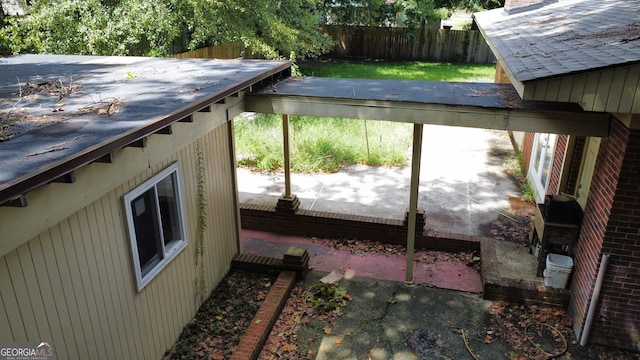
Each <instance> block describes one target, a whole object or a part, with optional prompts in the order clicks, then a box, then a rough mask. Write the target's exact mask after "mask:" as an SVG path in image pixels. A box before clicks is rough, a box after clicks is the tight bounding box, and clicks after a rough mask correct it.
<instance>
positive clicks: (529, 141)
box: [522, 133, 536, 174]
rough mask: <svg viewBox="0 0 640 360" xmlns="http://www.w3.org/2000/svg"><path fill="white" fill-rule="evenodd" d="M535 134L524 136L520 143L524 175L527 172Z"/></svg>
mask: <svg viewBox="0 0 640 360" xmlns="http://www.w3.org/2000/svg"><path fill="white" fill-rule="evenodd" d="M535 135H536V134H535V133H526V134H524V141H523V142H522V162H523V163H524V173H525V174H527V173H528V172H529V163H530V162H531V151H532V150H533V140H534V138H535Z"/></svg>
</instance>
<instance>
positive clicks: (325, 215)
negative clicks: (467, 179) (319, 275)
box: [240, 203, 480, 252]
mask: <svg viewBox="0 0 640 360" xmlns="http://www.w3.org/2000/svg"><path fill="white" fill-rule="evenodd" d="M240 218H241V219H240V222H241V224H242V228H243V229H250V230H256V231H265V232H272V233H277V234H282V235H293V236H305V237H327V238H333V239H367V240H370V241H380V242H381V243H383V244H396V245H404V244H405V243H406V241H407V231H408V226H407V221H406V219H404V220H402V219H390V218H381V217H375V216H361V215H351V214H339V213H331V212H324V211H315V210H302V209H297V210H295V211H294V212H279V211H277V210H276V207H275V206H270V205H254V204H248V203H241V204H240ZM424 228H425V213H424V211H418V213H417V218H416V236H415V246H416V248H418V249H427V250H436V251H449V252H457V251H480V237H478V236H468V235H464V234H454V233H443V232H438V231H434V230H425V229H424ZM443 239H446V241H442V240H443Z"/></svg>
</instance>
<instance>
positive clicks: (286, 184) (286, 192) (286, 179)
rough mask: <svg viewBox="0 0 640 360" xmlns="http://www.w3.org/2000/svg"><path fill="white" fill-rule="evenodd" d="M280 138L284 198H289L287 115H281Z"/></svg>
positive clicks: (289, 173)
mask: <svg viewBox="0 0 640 360" xmlns="http://www.w3.org/2000/svg"><path fill="white" fill-rule="evenodd" d="M282 137H283V140H284V141H283V144H284V197H285V198H290V197H291V158H290V154H289V115H288V114H283V115H282Z"/></svg>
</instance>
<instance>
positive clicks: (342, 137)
mask: <svg viewBox="0 0 640 360" xmlns="http://www.w3.org/2000/svg"><path fill="white" fill-rule="evenodd" d="M300 70H301V71H302V73H303V74H304V75H305V76H312V75H313V76H324V77H342V78H368V79H398V80H423V81H485V82H487V81H491V80H492V78H493V72H494V71H495V67H493V66H491V65H469V64H446V63H439V64H433V63H420V62H411V63H388V62H366V63H347V62H339V63H321V62H315V63H313V64H301V65H300ZM234 124H235V125H234V126H235V134H236V139H235V141H236V153H237V161H238V164H239V165H241V166H246V167H249V168H251V169H253V170H258V171H278V170H280V169H282V166H283V161H284V160H283V159H284V152H283V145H282V144H283V138H282V136H283V135H282V117H281V116H280V115H270V114H258V115H256V116H255V118H249V119H247V118H243V117H238V118H237V119H236V120H235V123H234ZM411 136H412V125H411V124H405V123H395V122H391V121H372V120H366V121H365V120H354V119H338V118H323V117H310V116H292V117H291V121H290V143H291V169H292V171H294V172H305V173H310V172H336V171H339V170H340V169H341V168H343V167H346V166H350V165H353V164H360V163H361V164H367V165H372V166H398V165H405V164H406V163H407V158H408V153H409V147H410V145H411Z"/></svg>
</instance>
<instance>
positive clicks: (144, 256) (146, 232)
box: [131, 188, 162, 276]
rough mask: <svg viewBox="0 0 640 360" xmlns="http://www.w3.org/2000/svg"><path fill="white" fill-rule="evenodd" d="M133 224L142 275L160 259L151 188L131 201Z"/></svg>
mask: <svg viewBox="0 0 640 360" xmlns="http://www.w3.org/2000/svg"><path fill="white" fill-rule="evenodd" d="M131 213H132V214H133V225H134V228H135V233H136V245H137V249H138V260H139V261H140V268H141V272H142V275H143V276H144V275H145V274H146V273H148V272H149V270H150V269H152V268H153V267H154V266H155V264H157V263H158V262H159V261H160V258H161V257H162V256H161V249H160V247H159V244H160V241H159V239H160V234H159V232H158V216H157V210H156V202H155V191H154V189H153V188H151V189H149V190H147V191H146V192H144V193H143V194H142V195H140V196H138V197H137V198H135V199H134V200H133V201H132V202H131Z"/></svg>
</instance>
